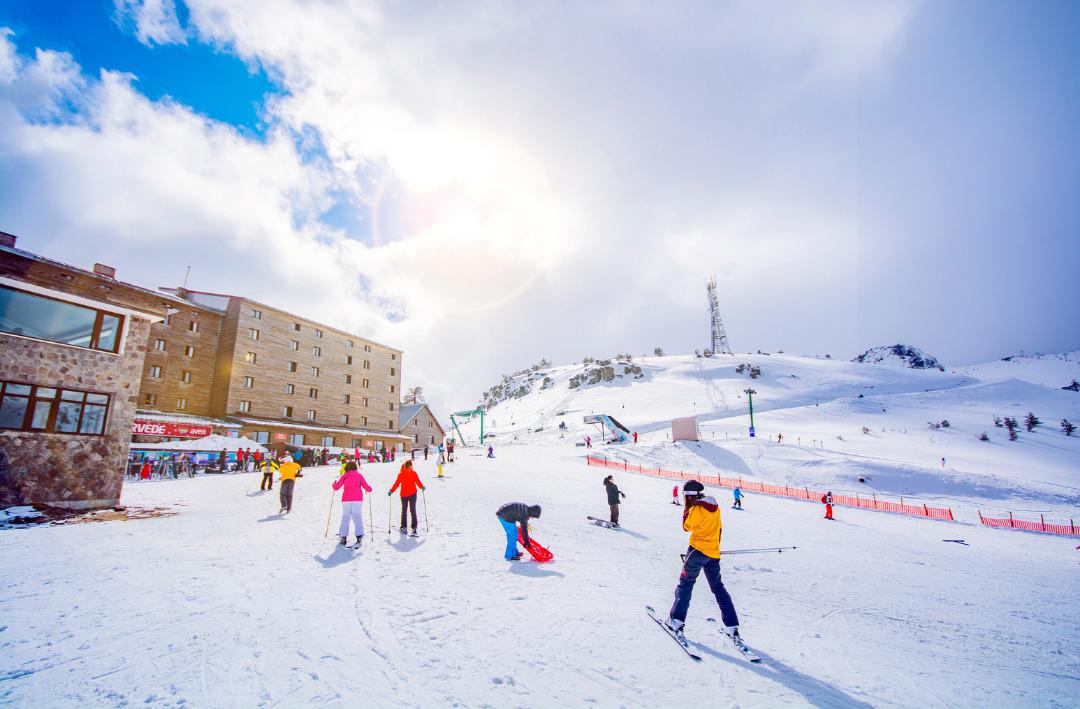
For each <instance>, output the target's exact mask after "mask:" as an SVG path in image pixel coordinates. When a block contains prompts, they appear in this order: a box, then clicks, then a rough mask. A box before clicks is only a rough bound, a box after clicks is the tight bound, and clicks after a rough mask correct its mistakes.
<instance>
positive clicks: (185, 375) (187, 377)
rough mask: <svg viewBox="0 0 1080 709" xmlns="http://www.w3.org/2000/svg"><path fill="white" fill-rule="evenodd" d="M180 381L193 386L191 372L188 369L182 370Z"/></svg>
mask: <svg viewBox="0 0 1080 709" xmlns="http://www.w3.org/2000/svg"><path fill="white" fill-rule="evenodd" d="M180 381H182V382H183V383H184V384H191V372H189V371H188V370H186V369H184V370H181V372H180Z"/></svg>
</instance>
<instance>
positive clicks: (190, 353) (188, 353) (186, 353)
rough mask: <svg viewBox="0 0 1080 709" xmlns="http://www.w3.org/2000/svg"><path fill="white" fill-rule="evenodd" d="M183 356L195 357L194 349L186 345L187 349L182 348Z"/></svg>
mask: <svg viewBox="0 0 1080 709" xmlns="http://www.w3.org/2000/svg"><path fill="white" fill-rule="evenodd" d="M184 356H185V357H194V356H195V348H194V347H192V346H191V345H188V346H187V347H185V348H184Z"/></svg>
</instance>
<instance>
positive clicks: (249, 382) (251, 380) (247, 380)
mask: <svg viewBox="0 0 1080 709" xmlns="http://www.w3.org/2000/svg"><path fill="white" fill-rule="evenodd" d="M253 386H255V377H244V388H245V389H250V388H252V387H253Z"/></svg>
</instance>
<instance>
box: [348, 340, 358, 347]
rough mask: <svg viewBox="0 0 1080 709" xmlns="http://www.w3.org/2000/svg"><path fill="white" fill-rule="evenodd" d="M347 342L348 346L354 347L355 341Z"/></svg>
mask: <svg viewBox="0 0 1080 709" xmlns="http://www.w3.org/2000/svg"><path fill="white" fill-rule="evenodd" d="M348 342H349V347H355V346H356V343H355V342H353V341H352V340H349V341H348Z"/></svg>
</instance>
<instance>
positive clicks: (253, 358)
mask: <svg viewBox="0 0 1080 709" xmlns="http://www.w3.org/2000/svg"><path fill="white" fill-rule="evenodd" d="M244 361H245V362H247V363H248V364H255V363H256V362H258V361H259V355H257V354H255V353H254V352H245V353H244Z"/></svg>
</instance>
